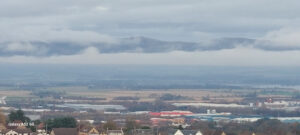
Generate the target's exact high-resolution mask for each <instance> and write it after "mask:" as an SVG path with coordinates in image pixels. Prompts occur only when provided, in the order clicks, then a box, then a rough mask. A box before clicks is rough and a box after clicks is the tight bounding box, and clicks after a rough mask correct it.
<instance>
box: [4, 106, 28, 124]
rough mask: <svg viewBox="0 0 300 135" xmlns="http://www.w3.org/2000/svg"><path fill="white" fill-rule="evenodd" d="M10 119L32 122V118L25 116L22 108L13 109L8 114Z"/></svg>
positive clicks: (11, 120)
mask: <svg viewBox="0 0 300 135" xmlns="http://www.w3.org/2000/svg"><path fill="white" fill-rule="evenodd" d="M8 118H9V121H10V122H13V121H16V120H20V121H22V122H30V119H29V118H28V117H26V116H25V114H24V112H23V111H22V110H20V109H19V110H17V111H12V112H10V114H9V115H8Z"/></svg>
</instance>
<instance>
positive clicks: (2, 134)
mask: <svg viewBox="0 0 300 135" xmlns="http://www.w3.org/2000/svg"><path fill="white" fill-rule="evenodd" d="M129 134H130V135H164V134H165V135H204V134H202V132H201V131H200V130H179V129H177V130H176V129H172V130H168V131H167V133H160V132H155V131H153V130H152V129H135V130H133V131H132V132H130V133H129ZM0 135H124V132H123V131H122V130H107V131H106V132H99V131H98V130H97V129H96V128H91V129H90V130H78V128H54V129H52V131H51V132H50V134H47V133H45V132H38V131H37V132H32V131H31V130H30V129H27V128H24V129H23V128H22V129H4V130H0ZM215 135H226V134H225V133H224V132H222V133H219V134H215Z"/></svg>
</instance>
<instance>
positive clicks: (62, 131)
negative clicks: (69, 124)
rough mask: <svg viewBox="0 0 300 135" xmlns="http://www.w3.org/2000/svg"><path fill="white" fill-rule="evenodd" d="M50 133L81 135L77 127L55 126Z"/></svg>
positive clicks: (55, 134) (56, 134)
mask: <svg viewBox="0 0 300 135" xmlns="http://www.w3.org/2000/svg"><path fill="white" fill-rule="evenodd" d="M50 135H79V132H78V130H77V128H53V129H52V131H51V133H50Z"/></svg>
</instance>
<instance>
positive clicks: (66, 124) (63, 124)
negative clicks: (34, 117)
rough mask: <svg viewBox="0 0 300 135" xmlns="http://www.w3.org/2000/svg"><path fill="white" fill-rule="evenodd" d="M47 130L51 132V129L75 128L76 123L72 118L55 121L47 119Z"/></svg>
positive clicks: (56, 119)
mask: <svg viewBox="0 0 300 135" xmlns="http://www.w3.org/2000/svg"><path fill="white" fill-rule="evenodd" d="M46 125H47V130H48V131H51V130H52V128H75V127H76V126H77V122H76V120H75V119H74V118H73V117H61V118H55V119H48V120H47V121H46Z"/></svg>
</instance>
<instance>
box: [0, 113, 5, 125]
mask: <svg viewBox="0 0 300 135" xmlns="http://www.w3.org/2000/svg"><path fill="white" fill-rule="evenodd" d="M0 124H3V125H5V124H6V117H5V115H4V114H3V113H2V111H1V110H0Z"/></svg>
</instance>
